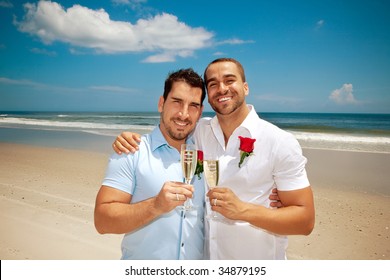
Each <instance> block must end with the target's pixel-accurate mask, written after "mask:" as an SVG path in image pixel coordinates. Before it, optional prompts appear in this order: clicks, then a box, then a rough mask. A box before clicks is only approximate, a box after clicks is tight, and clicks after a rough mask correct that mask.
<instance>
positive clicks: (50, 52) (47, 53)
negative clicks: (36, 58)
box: [31, 48, 57, 56]
mask: <svg viewBox="0 0 390 280" xmlns="http://www.w3.org/2000/svg"><path fill="white" fill-rule="evenodd" d="M31 52H32V53H37V54H43V55H47V56H57V53H56V52H55V51H49V50H46V49H39V48H32V49H31Z"/></svg>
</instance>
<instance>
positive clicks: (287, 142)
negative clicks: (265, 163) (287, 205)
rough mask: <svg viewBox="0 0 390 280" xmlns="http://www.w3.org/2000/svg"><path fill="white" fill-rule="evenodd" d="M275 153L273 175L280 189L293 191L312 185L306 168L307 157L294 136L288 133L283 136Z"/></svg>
mask: <svg viewBox="0 0 390 280" xmlns="http://www.w3.org/2000/svg"><path fill="white" fill-rule="evenodd" d="M275 153H276V157H275V159H276V160H275V168H274V170H273V175H274V180H275V183H276V186H277V188H278V189H279V190H282V191H291V190H297V189H303V188H306V187H308V186H310V183H309V180H308V178H307V174H306V168H305V166H306V163H307V159H306V158H305V157H304V156H303V154H302V149H301V146H300V145H299V143H298V141H297V140H296V139H295V137H294V136H292V135H291V134H287V135H286V136H285V137H283V139H282V140H281V141H280V143H279V145H278V146H277V149H276V151H275Z"/></svg>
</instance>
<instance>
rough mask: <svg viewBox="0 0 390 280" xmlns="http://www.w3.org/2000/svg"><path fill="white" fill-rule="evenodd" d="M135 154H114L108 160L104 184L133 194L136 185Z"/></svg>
mask: <svg viewBox="0 0 390 280" xmlns="http://www.w3.org/2000/svg"><path fill="white" fill-rule="evenodd" d="M134 170H135V166H134V155H131V154H130V155H126V154H122V155H118V154H113V155H112V156H111V157H110V159H109V162H108V166H107V169H106V175H105V178H104V180H103V183H102V185H104V186H108V187H112V188H116V189H118V190H121V191H124V192H126V193H129V194H131V195H133V193H134V186H135V183H134V182H135V176H134V174H135V172H134Z"/></svg>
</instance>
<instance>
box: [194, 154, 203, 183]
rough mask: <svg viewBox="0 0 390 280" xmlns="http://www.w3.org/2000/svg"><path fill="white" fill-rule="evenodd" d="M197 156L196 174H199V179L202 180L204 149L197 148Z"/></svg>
mask: <svg viewBox="0 0 390 280" xmlns="http://www.w3.org/2000/svg"><path fill="white" fill-rule="evenodd" d="M197 156H198V159H197V161H196V168H195V175H198V179H199V180H200V179H201V177H200V174H201V173H203V151H200V150H197Z"/></svg>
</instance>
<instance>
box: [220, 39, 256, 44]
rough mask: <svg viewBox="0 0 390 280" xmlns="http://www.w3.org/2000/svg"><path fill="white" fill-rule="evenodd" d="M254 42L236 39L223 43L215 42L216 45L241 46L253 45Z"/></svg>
mask: <svg viewBox="0 0 390 280" xmlns="http://www.w3.org/2000/svg"><path fill="white" fill-rule="evenodd" d="M254 42H255V41H253V40H247V41H245V40H241V39H237V38H233V39H228V40H224V41H220V42H217V43H216V45H242V44H249V43H254Z"/></svg>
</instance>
